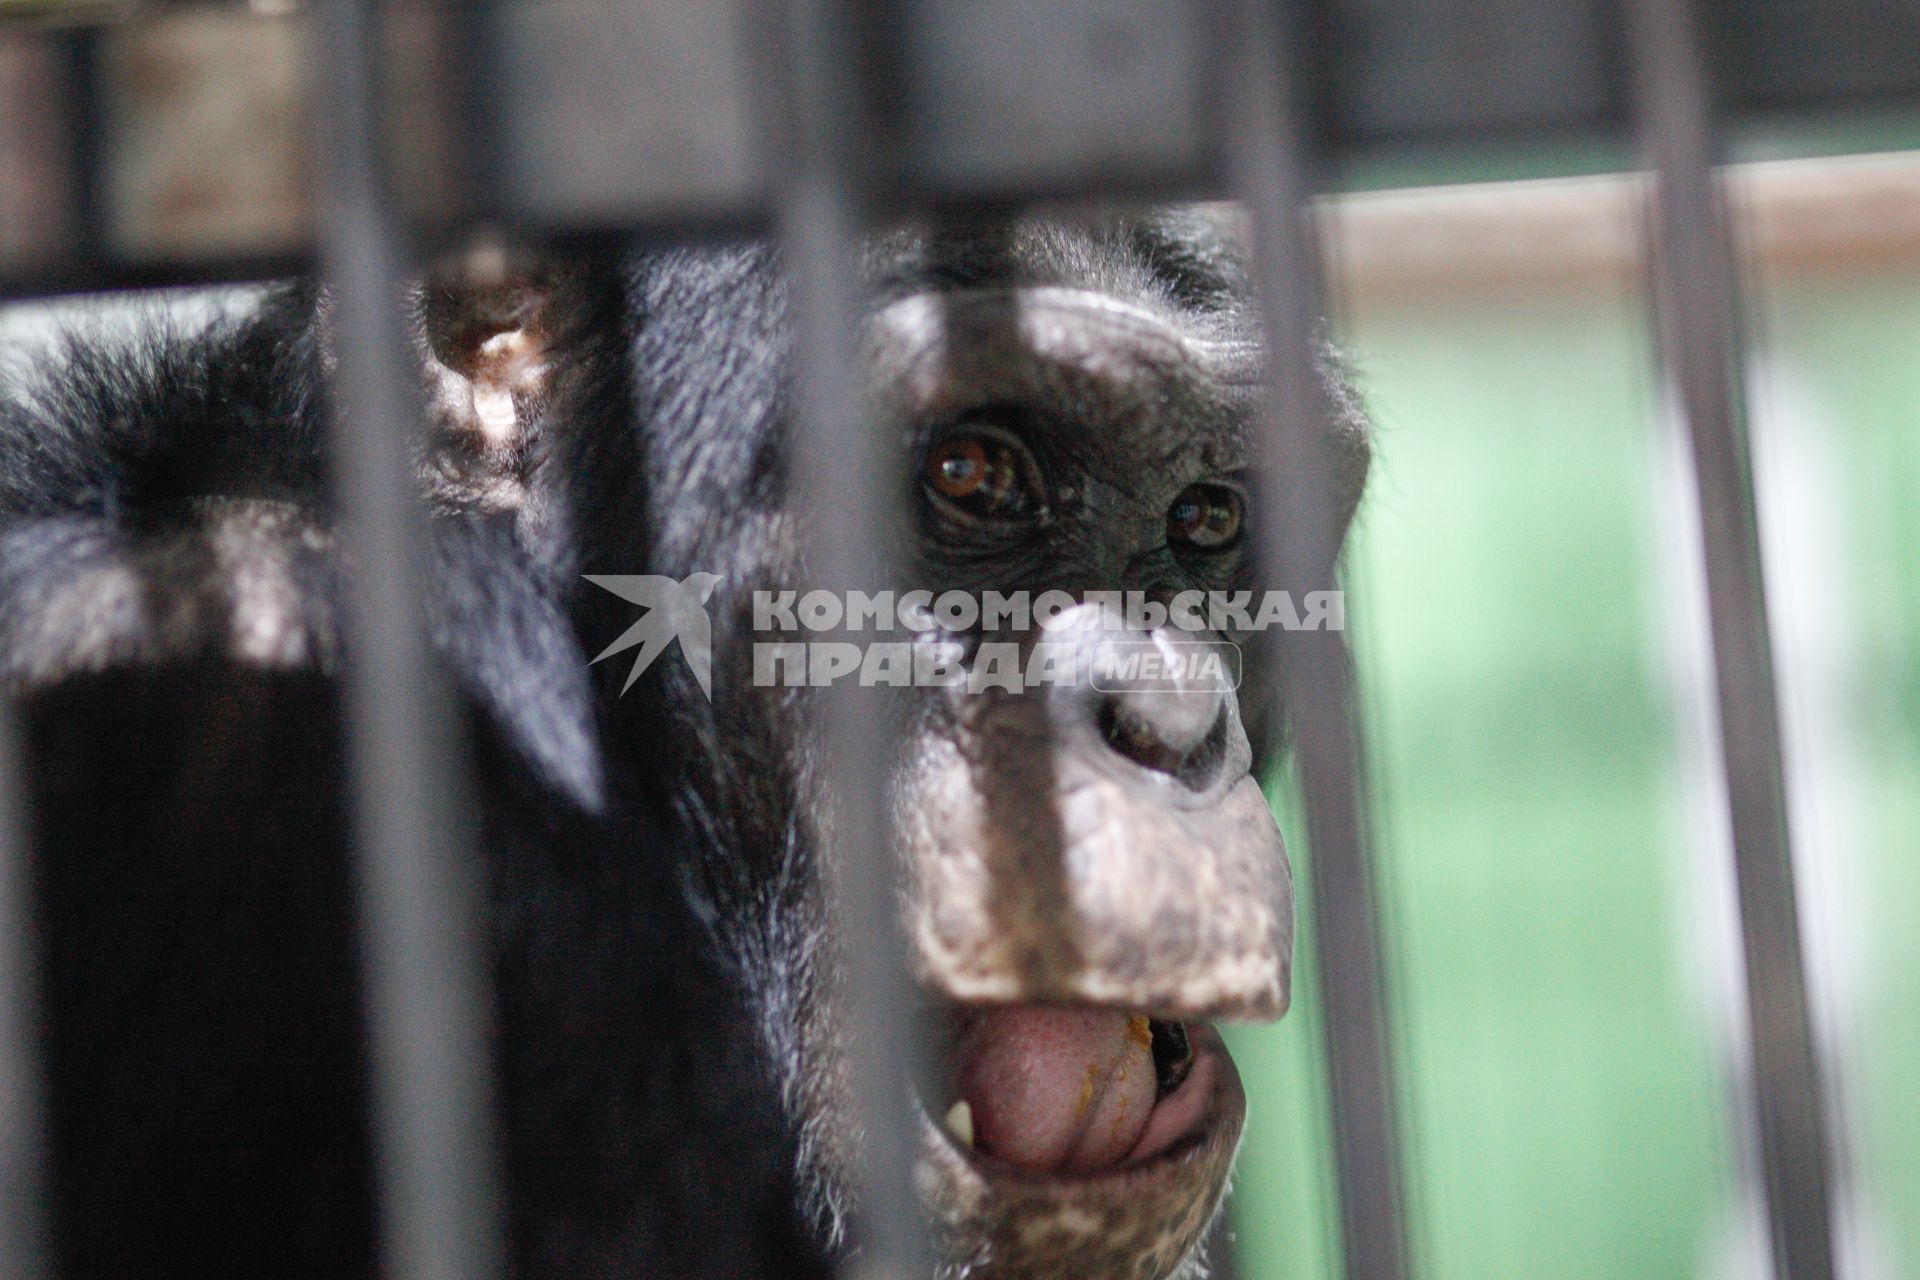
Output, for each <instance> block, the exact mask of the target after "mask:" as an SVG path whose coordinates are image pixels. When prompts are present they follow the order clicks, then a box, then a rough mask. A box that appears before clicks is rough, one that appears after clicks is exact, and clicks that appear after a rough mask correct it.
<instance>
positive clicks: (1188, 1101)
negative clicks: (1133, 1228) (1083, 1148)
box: [929, 1023, 1246, 1187]
mask: <svg viewBox="0 0 1920 1280" xmlns="http://www.w3.org/2000/svg"><path fill="white" fill-rule="evenodd" d="M1187 1036H1188V1041H1189V1043H1190V1044H1191V1046H1192V1049H1193V1068H1192V1070H1190V1071H1189V1072H1188V1073H1187V1078H1186V1079H1185V1080H1183V1081H1181V1083H1180V1087H1179V1088H1177V1089H1175V1090H1174V1091H1173V1092H1172V1093H1170V1094H1168V1095H1167V1096H1165V1097H1164V1098H1161V1099H1160V1100H1159V1102H1157V1103H1156V1104H1154V1108H1153V1115H1152V1116H1151V1117H1150V1118H1149V1119H1148V1121H1147V1128H1146V1131H1145V1132H1144V1133H1142V1134H1141V1135H1140V1141H1139V1142H1137V1143H1135V1144H1134V1148H1133V1150H1132V1151H1131V1152H1129V1153H1128V1154H1127V1158H1126V1159H1125V1160H1123V1161H1121V1162H1120V1163H1119V1164H1115V1165H1111V1166H1109V1167H1107V1168H1104V1169H1095V1170H1090V1171H1088V1172H1084V1173H1059V1172H1038V1171H1035V1170H1031V1169H1025V1168H1022V1167H1021V1166H1019V1165H1015V1164H1009V1163H1007V1162H1006V1161H1004V1160H998V1159H995V1158H994V1157H993V1156H990V1155H986V1154H984V1153H982V1152H979V1151H975V1150H973V1149H972V1148H970V1147H965V1146H962V1145H961V1144H959V1143H958V1142H956V1141H955V1140H954V1139H953V1137H952V1135H951V1134H949V1133H947V1131H946V1129H945V1128H944V1127H943V1126H938V1125H935V1126H933V1127H935V1128H937V1129H939V1132H940V1135H941V1137H942V1138H943V1139H944V1140H945V1143H946V1145H947V1146H948V1147H949V1148H951V1149H952V1150H954V1151H956V1152H957V1153H959V1154H960V1155H962V1156H964V1157H965V1159H966V1162H967V1164H968V1165H970V1166H971V1167H972V1169H973V1170H974V1172H976V1173H977V1174H979V1175H980V1176H981V1177H982V1178H984V1179H986V1180H988V1181H990V1182H1016V1183H1020V1184H1023V1185H1026V1186H1029V1187H1037V1186H1044V1185H1047V1184H1058V1185H1061V1186H1075V1187H1087V1186H1090V1185H1093V1184H1099V1183H1121V1182H1125V1183H1133V1182H1137V1181H1138V1180H1141V1179H1151V1178H1156V1177H1168V1178H1171V1177H1174V1176H1176V1171H1177V1170H1178V1169H1179V1168H1180V1167H1181V1166H1183V1165H1185V1164H1186V1163H1188V1160H1189V1158H1190V1157H1191V1156H1192V1155H1194V1154H1195V1153H1196V1152H1201V1151H1205V1150H1208V1149H1210V1148H1211V1147H1212V1146H1213V1145H1215V1144H1216V1143H1218V1142H1221V1141H1227V1142H1231V1141H1234V1140H1235V1139H1237V1138H1238V1136H1239V1128H1240V1120H1241V1117H1242V1116H1243V1115H1244V1114H1245V1110H1246V1094H1245V1091H1244V1090H1243V1089H1242V1087H1241V1084H1240V1073H1239V1071H1238V1070H1237V1069H1236V1068H1235V1067H1234V1065H1233V1058H1232V1056H1231V1055H1230V1054H1228V1053H1227V1048H1226V1045H1225V1044H1223V1043H1222V1042H1221V1039H1220V1033H1219V1032H1218V1031H1216V1030H1214V1029H1213V1028H1212V1027H1211V1026H1207V1025H1205V1024H1203V1023H1188V1024H1187ZM931 1123H932V1121H931V1117H929V1124H931Z"/></svg>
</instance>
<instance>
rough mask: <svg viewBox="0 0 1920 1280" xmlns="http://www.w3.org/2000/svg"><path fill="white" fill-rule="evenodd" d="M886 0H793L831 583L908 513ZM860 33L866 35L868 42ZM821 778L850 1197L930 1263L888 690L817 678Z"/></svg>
mask: <svg viewBox="0 0 1920 1280" xmlns="http://www.w3.org/2000/svg"><path fill="white" fill-rule="evenodd" d="M876 8H877V6H874V5H866V4H862V3H860V2H859V0H790V3H788V4H787V6H786V9H785V16H786V19H787V26H786V30H785V35H786V48H785V66H786V71H787V85H788V88H789V90H790V95H791V96H790V100H789V101H788V102H787V103H786V104H785V108H786V110H785V116H786V134H787V137H786V142H787V156H786V167H785V170H784V172H783V173H782V175H781V187H780V191H779V194H778V196H777V209H776V214H775V217H776V223H777V234H778V238H779V242H780V245H781V248H782V250H783V253H784V263H785V268H786V271H787V274H788V279H789V281H790V283H791V286H792V291H793V292H792V298H793V307H794V312H793V324H792V329H793V332H794V333H795V334H796V342H797V351H796V355H797V356H798V379H799V381H798V387H797V392H798V394H797V396H796V401H795V436H794V441H795V455H796V457H795V460H796V464H797V471H798V475H799V479H800V485H801V491H802V492H803V493H805V494H806V495H807V496H808V503H807V508H806V509H807V511H808V514H809V517H810V521H809V528H808V531H807V535H808V547H809V550H810V551H811V559H810V564H811V567H812V571H813V573H814V574H815V575H816V576H817V578H818V584H819V585H820V586H823V587H826V588H828V589H831V590H846V589H849V588H857V589H861V590H867V591H873V590H878V589H880V585H891V584H892V583H893V582H894V580H895V579H894V577H893V573H894V570H895V566H894V565H893V564H892V563H890V557H891V552H890V549H891V548H894V547H898V546H900V545H902V530H903V529H904V521H903V517H902V513H901V512H900V510H899V506H900V501H899V494H900V485H899V483H898V477H897V475H896V474H895V468H896V466H897V462H896V460H895V458H894V456H893V455H894V451H893V450H892V449H890V448H887V447H886V443H887V442H886V440H885V438H884V436H883V435H882V434H881V433H879V432H878V431H877V430H875V427H874V422H873V418H872V414H871V412H870V406H869V404H868V402H867V396H866V394H865V391H864V377H863V374H862V370H861V366H860V363H859V360H858V356H857V352H858V346H857V342H858V336H859V331H860V320H861V314H862V306H861V298H860V280H859V276H858V273H857V270H856V263H857V261H858V259H857V256H856V255H857V250H858V242H859V236H860V231H861V227H862V223H863V221H864V216H863V215H864V211H865V208H866V202H867V200H868V198H869V197H870V196H871V195H872V193H873V190H874V187H875V184H876V181H877V178H878V175H877V173H876V166H877V164H878V163H879V157H877V156H876V152H883V151H884V147H883V146H881V145H879V144H878V143H877V141H876V136H875V131H874V128H873V114H872V107H873V103H872V100H871V98H870V97H869V96H868V89H869V87H870V82H869V79H868V77H869V76H871V75H873V74H874V73H875V72H876V71H877V70H879V69H877V68H875V67H873V66H871V65H863V64H862V62H861V55H862V54H871V53H872V52H873V51H874V49H875V44H874V42H873V40H872V37H873V34H874V32H875V30H876V27H877V26H879V25H883V24H882V23H879V22H877V21H876V17H877V15H876V14H875V12H874V10H875V9H876ZM863 46H864V47H863ZM821 702H822V704H823V706H822V711H823V713H824V727H825V731H826V746H827V752H826V760H827V765H828V768H827V770H826V771H825V774H824V776H825V777H826V778H828V779H830V785H831V787H832V790H833V794H834V797H835V800H836V803H835V808H834V820H835V823H836V830H835V832H834V834H833V838H832V839H831V840H830V841H828V842H827V846H828V847H829V848H831V850H832V855H831V858H830V863H831V865H830V866H829V868H828V871H829V873H830V879H831V882H832V884H833V889H834V908H835V916H836V919H837V921H838V922H839V925H840V929H841V937H842V938H843V939H844V942H845V947H846V951H845V956H844V964H845V970H844V973H845V980H846V986H845V994H846V1001H847V1014H848V1022H849V1026H850V1029H851V1034H850V1036H849V1037H848V1040H847V1043H848V1045H849V1046H850V1049H851V1052H852V1057H853V1062H852V1064H851V1079H850V1083H851V1095H852V1098H853V1100H854V1103H855V1105H856V1107H857V1108H858V1117H857V1118H858V1121H859V1124H860V1127H861V1130H862V1132H863V1135H864V1145H863V1146H862V1148H861V1167H862V1173H863V1175H864V1176H863V1177H862V1179H861V1184H860V1186H859V1187H857V1188H856V1189H855V1190H856V1193H857V1194H858V1196H859V1211H858V1217H857V1221H856V1224H855V1242H856V1245H857V1247H858V1253H857V1254H856V1255H855V1257H854V1263H853V1269H854V1270H855V1271H857V1273H858V1274H860V1275H862V1276H884V1277H889V1278H890V1280H919V1278H920V1277H923V1276H926V1275H929V1274H931V1272H932V1267H931V1261H930V1254H929V1252H928V1248H927V1241H926V1230H925V1225H924V1222H923V1220H922V1215H921V1212H920V1207H919V1201H918V1199H917V1197H916V1195H915V1192H914V1178H913V1171H914V1165H915V1162H916V1159H917V1156H918V1152H919V1142H920V1128H919V1122H918V1117H917V1116H916V1114H915V1111H914V1106H913V1101H912V1094H911V1091H910V1080H911V1073H912V1072H913V1071H914V1070H915V1069H916V1068H917V1056H918V1054H919V1052H920V1046H921V1028H920V1027H919V1026H918V1025H917V1020H916V1017H915V1013H914V1010H915V1009H916V1007H917V1004H918V1001H917V1000H916V998H915V993H914V991H913V987H912V982H911V979H910V977H909V974H908V969H907V963H906V961H907V950H906V942H905V939H904V937H903V935H902V931H901V927H900V910H899V899H898V896H897V889H896V886H897V883H898V880H897V875H898V871H897V865H896V859H895V857H894V854H893V851H892V822H891V818H890V813H889V808H888V805H887V792H886V787H887V779H888V777H889V775H890V774H891V772H892V766H893V763H894V748H895V742H896V740H897V736H898V724H897V715H898V707H897V706H896V705H895V703H894V702H893V701H891V700H890V699H888V698H887V696H886V691H885V690H883V689H879V688H869V689H862V688H859V687H857V686H836V687H833V688H830V689H825V690H822V691H821Z"/></svg>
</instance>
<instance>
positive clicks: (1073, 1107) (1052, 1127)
mask: <svg viewBox="0 0 1920 1280" xmlns="http://www.w3.org/2000/svg"><path fill="white" fill-rule="evenodd" d="M957 1047H958V1050H959V1054H958V1066H959V1081H958V1083H959V1092H960V1096H961V1097H962V1098H964V1099H965V1100H966V1101H967V1103H968V1105H969V1106H971V1107H972V1109H973V1135H974V1146H975V1147H976V1148H977V1149H978V1150H980V1151H982V1152H984V1153H985V1154H987V1155H991V1156H995V1157H997V1158H998V1159H1001V1160H1005V1161H1007V1162H1008V1163H1009V1164H1017V1165H1021V1166H1023V1167H1025V1168H1029V1169H1034V1170H1038V1171H1045V1172H1055V1171H1061V1170H1074V1171H1079V1170H1088V1169H1098V1168H1101V1167H1103V1166H1106V1165H1111V1164H1117V1163H1119V1162H1120V1161H1121V1160H1123V1159H1125V1158H1126V1155H1127V1153H1128V1152H1130V1151H1132V1150H1133V1148H1134V1146H1135V1145H1136V1144H1138V1142H1139V1141H1140V1135H1141V1134H1142V1133H1143V1132H1144V1131H1145V1130H1146V1127H1147V1117H1148V1116H1149V1115H1151V1114H1152V1113H1153V1104H1154V1100H1155V1097H1156V1095H1157V1093H1158V1088H1157V1085H1156V1082H1155V1079H1154V1071H1153V1040H1152V1037H1151V1035H1150V1034H1149V1032H1148V1030H1147V1020H1146V1019H1145V1018H1129V1017H1128V1016H1127V1015H1126V1014H1124V1013H1113V1012H1105V1011H1101V1010H1088V1009H1049V1008H1045V1007H1042V1006H1038V1005H1015V1006H1010V1007H1007V1008H1003V1009H989V1010H985V1011H981V1012H979V1013H976V1014H974V1015H972V1016H971V1017H970V1018H969V1020H968V1022H967V1024H966V1026H965V1028H964V1029H963V1030H962V1032H961V1035H960V1040H959V1044H958V1046H957Z"/></svg>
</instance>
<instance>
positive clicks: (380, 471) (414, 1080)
mask: <svg viewBox="0 0 1920 1280" xmlns="http://www.w3.org/2000/svg"><path fill="white" fill-rule="evenodd" d="M318 16H319V19H320V21H319V25H318V31H317V34H318V36H319V37H320V40H319V45H320V51H321V53H322V59H323V60H322V74H321V88H322V90H323V92H322V96H321V102H322V103H323V105H324V109H325V111H326V113H327V116H328V118H329V119H330V120H331V121H332V127H331V128H330V129H329V130H328V131H327V139H328V144H327V146H326V147H325V149H324V151H323V153H322V156H321V160H322V186H321V202H320V217H319V222H320V246H321V252H320V265H321V271H322V275H323V277H324V278H325V280H326V281H327V283H328V285H329V286H330V288H331V290H332V299H333V308H334V322H335V325H336V339H335V345H336V359H337V365H336V367H335V369H334V371H333V377H332V379H331V384H332V385H331V390H332V395H333V405H334V414H333V417H334V422H333V428H334V439H333V441H332V444H333V449H332V461H333V478H334V484H335V487H336V489H337V491H338V494H339V501H340V506H341V510H342V514H343V516H344V526H345V539H344V542H345V547H346V551H347V554H348V556H349V557H350V558H351V561H352V564H353V570H352V572H351V573H349V574H348V575H347V577H346V590H345V595H346V615H347V640H348V643H347V676H346V708H347V713H348V714H347V720H348V740H347V745H348V763H349V773H350V776H351V778H352V781H353V792H354V794H353V817H354V825H353V832H354V836H355V840H356V843H357V846H358V847H357V854H358V857H357V874H356V881H357V885H358V905H359V909H360V910H359V915H360V947H361V951H362V962H361V963H362V971H363V974H364V978H363V985H364V987H365V991H366V1003H367V1008H368V1011H369V1019H370V1023H371V1026H370V1028H369V1042H370V1053H371V1058H372V1092H373V1111H374V1116H373V1121H374V1123H373V1134H374V1148H375V1150H374V1155H375V1169H376V1174H377V1182H378V1187H379V1195H380V1203H381V1210H382V1211H381V1213H380V1215H379V1223H380V1235H381V1253H382V1256H383V1258H384V1260H385V1263H386V1268H387V1271H388V1273H389V1274H390V1275H392V1276H394V1277H396V1280H484V1278H485V1277H487V1276H490V1275H495V1274H499V1273H501V1272H502V1270H503V1268H504V1259H505V1248H504V1234H503V1233H504V1223H503V1222H502V1221H501V1211H500V1208H499V1205H500V1196H499V1176H498V1173H497V1170H496V1168H495V1164H496V1161H497V1159H498V1157H497V1155H496V1150H497V1141H496V1138H495V1134H494V1126H493V1123H492V1114H493V1109H492V1089H491V1086H490V1084H489V1078H490V1076H491V1074H492V1073H491V1070H490V1068H489V1066H488V1057H489V1053H490V1047H489V1042H488V1037H487V1034H486V1029H487V1027H488V1026H489V1024H490V1022H491V1015H490V1013H489V1007H488V1000H487V995H486V987H485V978H484V975H485V963H484V961H483V959H482V955H483V951H482V947H483V942H482V940H483V937H484V931H483V929H482V927H481V924H480V920H481V914H480V901H481V893H482V885H481V883H480V879H481V867H480V859H479V857H478V854H477V849H476V836H477V834H478V832H477V829H476V826H475V824H474V823H473V821H472V820H471V816H470V814H469V813H468V811H467V800H466V797H467V790H468V784H467V779H466V778H465V776H464V774H463V772H462V769H461V762H460V752H459V749H458V747H457V745H456V744H457V738H456V733H455V724H454V721H453V712H452V707H451V705H450V702H449V698H448V690H446V689H445V688H444V687H443V684H442V677H441V675H440V673H439V671H438V670H437V668H436V666H435V664H434V663H433V661H432V659H431V658H430V657H429V654H428V650H427V636H426V619H425V618H424V617H423V616H422V611H421V607H420V601H421V599H422V598H423V592H422V591H421V589H420V584H421V582H422V580H423V575H424V573H425V572H426V556H425V552H424V548H423V546H422V536H421V535H422V529H421V525H422V518H421V514H420V513H419V512H418V511H416V510H415V500H414V496H413V492H412V486H411V484H410V477H409V471H408V442H409V441H410V440H411V439H412V438H413V435H414V433H415V431H416V426H415V424H417V423H418V422H419V420H420V405H419V403H418V398H417V394H416V393H415V391H414V377H413V374H412V371H411V369H410V368H409V365H408V351H409V346H410V344H409V341H408V335H407V331H406V327H405V324H404V322H403V319H402V312H401V302H402V289H403V281H404V279H405V272H406V266H405V257H404V254H403V251H402V249H401V242H400V238H399V234H398V230H399V224H398V220H397V218H396V215H395V211H394V210H393V208H392V206H391V203H390V197H389V196H388V194H387V190H388V188H387V184H386V182H385V181H384V178H383V172H382V164H381V161H380V157H381V155H382V146H381V137H382V135H381V132H380V129H381V119H382V116H381V112H380V105H381V103H382V102H383V101H384V93H383V89H382V86H381V84H380V80H379V61H378V54H379V50H380V43H379V33H380V25H379V17H380V6H379V5H377V4H376V3H373V0H337V2H336V3H330V4H328V5H327V6H325V7H324V8H323V9H322V10H321V12H320V13H319V15H318Z"/></svg>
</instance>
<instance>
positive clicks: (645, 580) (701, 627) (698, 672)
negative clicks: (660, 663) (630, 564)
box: [581, 573, 721, 702]
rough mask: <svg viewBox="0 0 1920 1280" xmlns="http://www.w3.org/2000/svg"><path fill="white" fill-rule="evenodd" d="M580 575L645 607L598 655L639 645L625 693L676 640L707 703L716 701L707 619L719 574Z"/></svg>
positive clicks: (709, 630)
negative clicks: (708, 608)
mask: <svg viewBox="0 0 1920 1280" xmlns="http://www.w3.org/2000/svg"><path fill="white" fill-rule="evenodd" d="M581 576H582V577H584V578H585V579H586V580H587V581H588V582H591V583H592V584H593V585H594V586H596V587H601V588H604V589H605V590H607V591H611V592H613V594H615V595H617V596H619V597H620V598H621V599H622V600H626V601H628V602H630V603H632V604H637V605H639V606H641V607H642V608H644V609H645V610H646V611H647V612H646V613H645V614H643V615H642V616H641V618H640V620H639V621H638V622H636V623H634V624H633V625H632V626H630V627H628V628H627V629H626V630H625V631H623V632H621V633H620V637H619V639H617V640H615V641H614V642H613V643H612V644H610V645H608V646H607V647H606V648H605V649H603V650H601V651H600V654H599V656H598V657H596V658H594V661H595V662H598V661H600V659H601V658H610V657H612V656H613V655H614V654H616V653H620V652H622V651H624V650H627V649H632V648H635V647H638V648H639V650H640V652H639V653H638V654H637V655H635V657H634V659H633V670H631V671H629V672H628V673H627V682H626V683H625V684H623V685H621V686H620V692H621V693H625V692H626V691H627V690H629V689H631V688H633V682H634V681H635V680H638V679H639V678H640V673H641V672H642V671H645V670H646V669H647V668H648V667H649V666H651V665H652V664H653V660H654V659H655V658H657V657H659V656H660V655H661V654H662V653H664V652H665V651H666V648H667V646H668V645H669V644H671V643H673V642H674V641H675V640H678V641H679V642H680V653H681V655H682V656H683V657H685V658H686V660H687V667H688V669H689V670H691V671H692V672H693V678H694V680H695V681H697V682H698V683H699V685H700V692H702V693H704V694H706V695H707V700H708V701H709V702H711V701H712V700H713V624H712V622H711V621H709V620H708V618H707V598H708V597H709V596H711V595H712V594H713V589H714V587H715V586H716V585H718V583H719V582H720V577H721V575H719V574H717V573H690V574H688V575H687V576H686V577H685V578H684V579H682V580H680V581H678V582H676V581H674V580H673V579H672V578H668V577H663V576H661V575H660V574H657V573H625V574H620V573H615V574H605V573H588V574H582V575H581Z"/></svg>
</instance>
